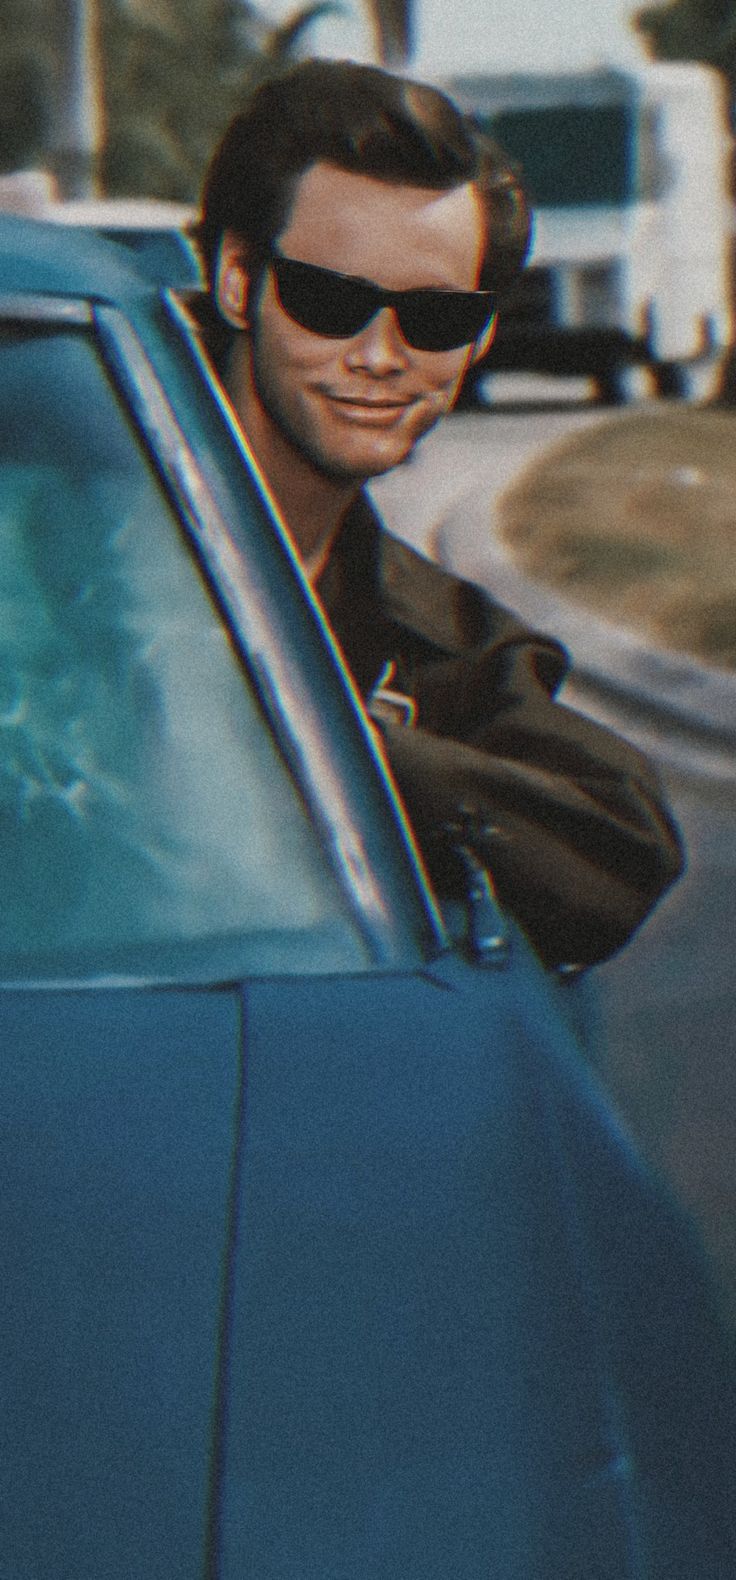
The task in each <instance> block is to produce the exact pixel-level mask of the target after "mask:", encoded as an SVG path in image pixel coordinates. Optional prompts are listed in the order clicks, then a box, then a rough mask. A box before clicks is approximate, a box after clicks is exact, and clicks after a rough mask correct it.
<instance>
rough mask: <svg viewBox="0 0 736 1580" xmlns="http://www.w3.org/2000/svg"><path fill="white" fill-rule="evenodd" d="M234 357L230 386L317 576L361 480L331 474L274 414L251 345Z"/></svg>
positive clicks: (302, 551) (277, 497) (227, 376)
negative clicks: (260, 390)
mask: <svg viewBox="0 0 736 1580" xmlns="http://www.w3.org/2000/svg"><path fill="white" fill-rule="evenodd" d="M241 345H242V353H241V354H240V355H236V356H234V357H232V358H231V361H230V364H229V367H228V368H227V371H226V374H225V387H226V389H227V393H228V395H229V396H230V400H231V402H232V405H233V407H234V409H235V412H236V414H237V416H238V419H239V421H240V423H241V425H242V427H243V430H244V432H245V435H246V437H247V440H248V443H249V445H250V448H251V450H252V451H253V454H254V456H255V458H256V461H257V462H258V465H259V467H260V468H261V471H262V472H263V475H264V477H265V479H266V482H267V483H268V486H269V488H270V490H271V493H272V494H273V496H274V499H275V501H276V504H277V505H278V507H279V510H280V512H281V514H282V516H283V518H284V521H285V522H286V525H287V527H288V530H289V532H290V534H291V537H292V539H293V541H294V545H295V547H296V550H297V552H298V554H299V556H300V558H301V560H302V563H303V565H304V569H305V571H306V573H307V576H308V577H309V580H310V581H312V582H316V581H317V579H318V577H319V576H320V574H321V572H322V571H323V570H324V567H325V565H326V563H327V560H328V559H329V556H330V550H331V548H332V545H333V543H334V541H335V538H336V536H337V533H338V531H339V529H340V526H341V525H342V522H343V520H344V517H345V515H346V512H347V511H348V509H349V508H350V505H351V504H352V503H353V500H354V499H355V497H356V495H357V493H358V488H359V485H358V484H357V483H355V482H354V481H353V480H352V479H348V480H342V479H338V478H331V477H327V476H325V475H324V474H323V473H322V472H320V471H318V469H317V468H316V467H315V466H314V465H313V463H312V462H311V461H310V460H309V458H308V456H306V455H304V454H303V452H302V451H301V450H299V449H298V448H297V447H296V445H294V444H293V443H292V442H291V440H290V439H289V437H288V435H287V434H285V433H284V432H283V431H282V430H281V428H279V427H278V426H277V424H276V423H274V421H273V420H272V418H271V417H270V416H269V414H268V412H267V411H266V410H265V407H264V406H263V405H262V403H261V400H260V397H259V396H258V395H257V393H256V391H255V389H254V387H253V381H252V378H251V373H250V357H249V356H248V355H247V351H246V345H244V344H243V342H240V344H239V345H238V351H240V347H241Z"/></svg>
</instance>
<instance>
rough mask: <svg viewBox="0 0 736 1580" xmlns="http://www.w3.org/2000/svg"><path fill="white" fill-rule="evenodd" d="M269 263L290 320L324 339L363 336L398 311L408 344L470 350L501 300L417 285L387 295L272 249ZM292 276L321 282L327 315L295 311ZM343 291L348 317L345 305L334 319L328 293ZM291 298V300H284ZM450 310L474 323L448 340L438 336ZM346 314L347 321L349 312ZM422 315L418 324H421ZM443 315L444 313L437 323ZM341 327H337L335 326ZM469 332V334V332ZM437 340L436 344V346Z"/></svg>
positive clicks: (483, 293)
mask: <svg viewBox="0 0 736 1580" xmlns="http://www.w3.org/2000/svg"><path fill="white" fill-rule="evenodd" d="M268 261H269V264H270V266H271V268H272V271H273V277H274V283H275V287H276V294H277V296H278V300H279V302H280V304H281V306H282V308H283V310H284V312H285V313H286V315H287V317H288V318H291V319H292V321H293V322H294V323H296V324H299V326H300V328H302V329H307V330H309V332H310V333H311V334H316V335H320V336H322V337H323V338H325V339H327V340H350V339H352V338H353V336H354V335H357V334H360V333H361V331H362V330H363V329H365V328H366V327H367V325H368V324H369V323H370V322H371V319H372V318H374V317H375V315H376V313H378V312H380V311H381V309H382V308H384V307H391V308H393V310H394V312H395V314H396V318H397V321H398V325H399V329H400V330H401V334H402V336H403V338H404V340H405V341H406V343H407V345H409V346H411V347H412V349H413V350H415V351H438V352H440V351H457V350H459V349H460V348H461V347H463V346H471V345H473V344H474V343H475V341H476V340H478V339H479V337H480V336H481V335H482V334H483V333H484V332H485V331H486V330H487V328H488V327H489V325H490V323H491V320H492V319H493V317H494V316H495V312H496V299H495V296H494V293H493V292H492V291H452V290H443V289H441V288H437V287H433V286H429V287H425V286H417V287H415V288H414V289H411V290H408V291H406V290H405V291H387V290H385V289H384V287H383V286H382V285H376V284H375V283H374V282H373V280H365V279H363V278H362V277H361V276H359V275H354V274H340V273H338V271H337V270H336V269H325V268H323V267H322V266H321V265H319V264H315V263H305V262H304V261H303V260H302V259H299V258H287V257H285V256H284V254H283V253H280V252H277V251H276V250H275V249H272V250H271V252H270V254H269V260H268ZM289 275H291V279H292V282H295V280H297V281H298V279H299V278H301V280H302V282H303V284H304V283H306V284H307V288H309V282H310V281H311V283H312V286H313V287H314V286H315V285H316V286H317V287H319V282H320V281H322V282H323V285H324V287H326V288H327V289H326V295H325V301H324V302H323V304H322V306H323V308H324V309H325V312H326V316H324V317H321V316H320V314H319V311H318V312H317V315H316V317H315V315H314V314H313V313H312V314H310V313H309V311H307V312H303V311H300V309H299V307H297V310H296V311H295V310H294V308H295V302H294V297H293V295H291V296H290V292H289V284H288V279H289ZM341 288H342V290H343V317H342V318H340V304H339V301H338V305H337V307H336V308H335V313H336V314H337V318H335V316H334V315H333V316H332V317H330V311H329V309H330V301H329V291H330V290H332V291H333V293H335V292H336V293H337V294H338V297H339V293H340V290H341ZM350 295H352V297H353V304H352V308H353V310H352V312H350V311H349V301H347V300H346V299H347V298H349V297H350ZM285 297H286V300H285V299H284V298H285ZM443 308H445V309H447V308H449V309H450V310H451V311H452V310H454V311H457V310H458V308H459V309H460V310H461V313H462V310H463V309H465V310H466V311H467V313H468V316H469V319H472V320H473V322H472V323H471V322H468V323H467V324H464V325H463V326H462V330H461V331H460V330H459V329H458V326H457V325H456V326H455V329H453V330H450V332H449V336H448V330H447V327H445V333H444V335H443V334H442V333H440V334H439V343H436V342H437V339H438V334H437V331H438V324H439V325H440V326H441V313H442V309H443ZM346 313H347V318H346V317H345V314H346ZM417 313H418V315H419V322H417ZM438 313H439V315H440V317H439V319H438V316H437V315H438ZM336 323H337V327H335V324H336ZM466 330H468V331H469V333H467V334H466V333H465V331H466ZM432 342H435V343H434V344H433V343H432Z"/></svg>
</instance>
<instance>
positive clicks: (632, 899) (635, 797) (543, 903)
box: [384, 626, 683, 966]
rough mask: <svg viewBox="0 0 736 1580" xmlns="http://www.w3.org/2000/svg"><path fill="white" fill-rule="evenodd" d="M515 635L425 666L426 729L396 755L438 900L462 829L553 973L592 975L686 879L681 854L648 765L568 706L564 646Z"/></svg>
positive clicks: (391, 733)
mask: <svg viewBox="0 0 736 1580" xmlns="http://www.w3.org/2000/svg"><path fill="white" fill-rule="evenodd" d="M509 629H510V631H511V634H510V635H505V636H504V637H502V639H501V640H491V641H490V642H487V643H486V644H484V645H481V647H480V648H479V647H477V646H476V647H475V649H474V650H472V651H466V652H463V653H460V654H458V653H455V654H452V655H450V656H444V657H442V658H439V659H436V660H434V661H430V662H424V663H420V664H417V665H415V666H414V672H413V674H412V675H411V676H410V678H409V679H408V681H407V685H408V687H410V688H411V690H412V694H413V695H414V697H415V698H416V702H417V727H416V728H414V729H411V728H405V727H402V726H401V725H396V724H391V723H388V724H386V725H385V726H384V739H385V743H386V750H387V756H388V759H389V763H390V766H391V769H392V771H393V773H394V776H395V778H396V781H397V783H398V786H399V789H400V791H401V793H402V795H403V797H404V800H405V802H406V805H407V808H408V810H409V812H410V815H411V817H412V820H413V824H414V827H415V830H416V834H417V838H418V840H419V843H420V846H421V847H422V851H423V854H424V856H425V859H426V861H427V865H428V868H429V871H430V875H431V876H432V878H433V880H434V882H435V884H436V886H437V888H438V892H440V893H442V892H445V893H447V892H448V891H450V890H451V889H452V886H453V882H456V881H457V880H456V878H454V877H453V873H454V871H456V869H454V867H453V859H452V844H453V840H456V839H457V830H458V829H462V830H463V831H464V835H465V841H466V843H469V844H471V845H472V847H473V849H474V851H475V853H476V855H477V856H478V857H479V858H480V859H481V860H482V861H483V862H484V864H485V865H487V867H488V869H489V871H490V872H491V874H492V876H493V879H494V883H495V886H496V890H497V892H498V895H499V898H500V900H501V902H502V904H503V905H504V906H505V907H506V908H507V909H508V910H509V911H510V912H511V913H512V914H513V915H514V916H515V917H516V918H517V920H518V921H519V922H520V923H521V925H522V927H523V928H524V930H525V931H526V933H527V935H528V937H529V938H530V940H531V942H532V943H533V944H534V945H535V947H536V949H537V951H538V953H539V954H540V955H541V957H542V959H543V960H544V962H545V963H546V964H547V965H550V966H559V965H563V964H568V965H572V964H574V965H591V964H594V963H596V962H598V961H601V960H604V959H606V958H607V957H608V956H609V955H611V954H613V953H614V952H615V951H616V950H618V949H620V948H621V947H622V946H623V945H624V944H625V943H626V942H627V940H628V939H629V938H630V937H631V935H632V933H633V932H634V931H635V929H636V928H637V927H638V926H639V925H640V924H641V922H642V921H643V920H644V918H645V917H646V916H647V914H648V913H649V911H650V910H651V909H652V907H653V906H654V905H655V904H656V902H657V900H658V899H659V898H660V897H661V895H662V894H663V893H664V892H665V890H666V889H667V888H668V886H669V885H670V884H671V883H672V882H673V881H674V879H675V878H676V877H677V876H678V875H679V874H680V872H681V871H682V868H683V854H682V847H681V844H680V839H679V836H678V832H677V829H676V827H675V825H674V823H673V821H672V818H671V817H670V815H669V813H668V811H667V808H666V805H665V803H664V799H663V796H662V791H661V788H660V784H659V781H658V777H657V775H656V773H655V771H654V770H653V769H652V767H651V766H650V765H649V764H648V763H647V761H646V759H645V758H644V757H643V756H642V755H641V754H640V753H639V752H638V751H637V750H636V749H635V748H634V747H632V746H630V745H629V744H628V743H626V742H625V741H623V740H621V739H620V738H619V737H618V736H617V735H615V734H613V732H611V731H609V730H607V729H604V728H603V727H602V726H601V725H598V724H596V723H594V722H593V721H592V720H590V719H588V718H586V717H584V716H583V715H581V714H578V713H576V712H574V711H573V710H572V709H570V708H568V707H567V706H565V705H564V704H563V703H561V702H559V701H557V700H555V697H556V692H557V690H558V688H559V685H560V683H561V680H562V679H563V678H564V674H565V672H566V669H567V666H568V660H567V657H566V655H565V653H564V649H562V648H560V646H559V644H557V643H553V642H547V641H545V639H544V638H542V637H539V638H535V637H534V636H533V635H532V634H531V633H529V632H527V631H525V630H524V628H523V627H519V626H515V627H510V628H509Z"/></svg>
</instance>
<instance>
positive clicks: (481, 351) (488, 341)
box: [470, 313, 498, 367]
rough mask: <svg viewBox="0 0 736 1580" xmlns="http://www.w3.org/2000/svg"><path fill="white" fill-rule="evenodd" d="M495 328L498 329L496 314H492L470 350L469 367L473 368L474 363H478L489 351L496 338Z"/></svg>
mask: <svg viewBox="0 0 736 1580" xmlns="http://www.w3.org/2000/svg"><path fill="white" fill-rule="evenodd" d="M497 328H498V313H494V314H493V317H492V318H490V319H489V320H488V323H487V324H486V327H485V329H484V330H483V333H482V335H479V336H478V339H477V340H476V342H475V345H474V346H473V350H472V353H471V357H470V366H471V367H472V366H473V363H474V362H480V359H481V357H484V356H485V354H486V352H487V351H490V349H491V346H492V345H493V342H494V340H495V338H496V330H497Z"/></svg>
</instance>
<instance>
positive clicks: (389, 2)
mask: <svg viewBox="0 0 736 1580" xmlns="http://www.w3.org/2000/svg"><path fill="white" fill-rule="evenodd" d="M365 6H366V10H367V12H368V16H369V18H370V21H371V24H372V27H373V32H374V36H375V41H376V54H377V57H378V59H379V60H380V62H381V64H382V65H384V66H389V67H395V68H399V67H401V66H405V65H406V64H407V61H409V60H410V59H411V55H412V52H413V47H414V37H413V32H414V27H413V24H414V15H413V12H414V8H413V5H412V0H365Z"/></svg>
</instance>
